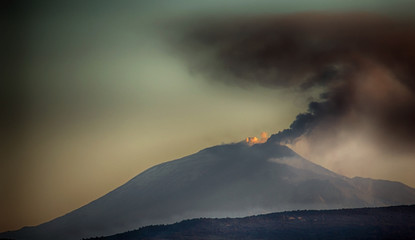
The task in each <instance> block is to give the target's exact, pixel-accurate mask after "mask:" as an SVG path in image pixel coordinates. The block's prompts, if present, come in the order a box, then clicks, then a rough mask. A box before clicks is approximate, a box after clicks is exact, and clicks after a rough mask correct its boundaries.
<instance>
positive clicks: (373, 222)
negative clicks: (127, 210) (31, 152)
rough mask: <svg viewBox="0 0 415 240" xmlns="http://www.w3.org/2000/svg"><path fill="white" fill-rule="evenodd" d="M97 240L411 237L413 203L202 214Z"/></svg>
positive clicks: (408, 239) (414, 231) (414, 233)
mask: <svg viewBox="0 0 415 240" xmlns="http://www.w3.org/2000/svg"><path fill="white" fill-rule="evenodd" d="M92 239H101V240H139V239H146V240H162V239H182V240H185V239H189V240H190V239H191V240H199V239H205V240H208V239H212V240H213V239H215V240H219V239H238V240H242V239H245V240H251V239H252V240H254V239H264V240H265V239H279V240H294V239H295V240H298V239H307V240H313V239H319V240H333V239H336V240H342V239H344V240H346V239H347V240H351V239H356V240H357V239H365V240H370V239H376V240H379V239H397V240H398V239H399V240H413V239H415V205H411V206H397V207H382V208H357V209H341V210H303V211H291V212H281V213H272V214H266V215H259V216H253V217H245V218H221V219H218V218H215V219H212V218H204V219H193V220H185V221H182V222H180V223H175V224H171V225H159V226H149V227H144V228H141V229H139V230H136V231H130V232H126V233H121V234H117V235H113V236H109V237H100V238H91V239H90V240H92Z"/></svg>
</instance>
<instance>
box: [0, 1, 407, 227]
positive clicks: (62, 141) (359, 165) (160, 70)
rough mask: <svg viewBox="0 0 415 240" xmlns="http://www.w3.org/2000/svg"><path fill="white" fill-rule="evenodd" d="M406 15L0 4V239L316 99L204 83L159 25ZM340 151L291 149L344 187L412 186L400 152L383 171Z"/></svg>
mask: <svg viewBox="0 0 415 240" xmlns="http://www.w3.org/2000/svg"><path fill="white" fill-rule="evenodd" d="M411 2H412V1H403V0H401V1H389V0H384V1H382V0H367V1H362V0H356V1H354V0H353V1H340V0H337V1H336V0H324V1H323V0H321V1H309V0H301V1H292V0H291V1H266V0H261V1H258V0H256V1H247V0H238V1H237V0H231V1H226V2H224V1H190V0H187V1H185V0H182V1H122V2H119V1H117V2H115V1H114V2H107V1H105V2H104V1H88V2H84V1H79V2H78V1H69V2H67V3H63V2H57V1H36V3H34V2H33V3H20V4H19V3H17V2H14V1H10V3H3V5H5V6H6V7H4V8H2V17H1V21H2V32H3V33H4V34H2V35H3V36H6V37H5V38H3V39H2V42H1V43H2V47H3V51H4V53H5V54H2V55H3V58H4V60H6V61H5V63H6V64H5V67H6V68H5V71H4V77H2V78H3V79H5V81H3V82H2V83H1V84H2V86H1V90H0V91H1V107H2V111H1V113H2V118H1V121H2V122H1V126H0V129H1V131H2V134H1V136H2V137H1V139H0V140H1V143H2V148H1V152H0V153H1V155H0V157H1V162H0V184H1V185H0V196H1V198H0V199H1V200H0V216H2V217H1V219H0V231H4V230H13V229H17V228H20V227H22V226H25V225H36V224H39V223H42V222H44V221H47V220H51V219H53V218H55V217H58V216H60V215H62V214H65V213H67V212H69V211H71V210H73V209H76V208H78V207H80V206H82V205H84V204H86V203H88V202H90V201H92V200H94V199H96V198H98V197H100V196H102V195H104V194H105V193H107V192H108V191H110V190H112V189H114V188H116V187H117V186H119V185H121V184H123V183H124V182H126V181H128V180H129V179H130V178H132V177H134V176H135V175H136V174H138V173H140V172H141V171H143V170H145V169H146V168H148V167H150V166H153V165H155V164H158V163H161V162H165V161H169V160H173V159H175V158H179V157H182V156H186V155H188V154H191V153H194V152H196V151H198V150H200V149H203V148H205V147H209V146H212V145H217V144H221V143H229V142H238V141H241V140H243V139H245V138H246V137H248V136H258V137H259V134H260V132H262V131H266V132H269V133H276V132H278V131H282V130H283V129H286V128H288V127H289V126H290V124H291V122H292V121H293V120H294V119H295V118H296V115H297V114H299V113H301V112H305V111H307V108H308V104H309V102H310V101H311V100H313V99H316V98H318V94H319V93H321V89H318V88H312V89H309V90H306V91H298V90H296V89H295V88H290V87H284V88H280V87H275V86H272V87H270V86H268V85H267V84H262V85H261V84H258V85H256V84H254V85H249V86H245V85H244V84H242V86H241V85H240V84H234V83H232V82H229V81H216V80H217V79H213V78H215V76H213V75H211V74H204V73H203V72H202V73H201V72H199V71H198V70H193V69H191V68H190V67H189V58H188V57H184V56H183V55H182V54H178V52H179V51H180V50H179V51H177V49H176V45H174V44H170V42H169V38H168V37H167V36H166V34H165V32H169V34H171V32H173V33H174V32H175V29H166V27H168V26H171V25H170V23H174V22H176V21H177V22H183V21H189V19H198V18H199V17H200V16H203V17H205V18H206V19H216V18H224V17H229V16H233V15H237V16H243V17H244V18H246V19H250V18H251V17H257V16H262V15H267V16H270V15H278V14H286V13H295V12H306V11H325V12H339V11H340V12H342V11H346V12H349V11H365V12H376V13H381V14H385V15H388V16H392V17H395V16H399V17H407V16H410V14H411V10H412V9H413V8H412V9H411V7H409V4H410V3H411ZM173 25H174V24H173ZM178 34H180V33H178ZM190 65H191V64H190ZM291 67H293V68H295V66H291ZM345 135H347V134H343V135H342V136H341V137H344V139H346V138H347V139H350V137H349V136H345ZM353 137H356V135H353ZM354 139H355V141H349V140H348V141H347V144H344V145H343V147H342V148H339V147H336V148H335V149H336V151H335V152H333V151H326V148H323V147H322V148H313V149H312V150H310V145H309V142H307V141H299V142H297V144H295V146H293V148H294V149H296V150H298V151H299V152H300V153H301V154H303V155H305V156H306V157H309V158H310V159H311V160H313V161H315V162H317V163H319V164H322V165H323V166H326V167H328V168H330V169H331V170H334V171H337V172H340V173H342V174H345V175H346V176H350V177H352V176H356V175H359V176H362V177H373V178H384V179H391V180H398V181H403V182H404V183H406V184H409V185H411V186H412V187H414V186H415V179H414V178H413V177H412V176H411V174H412V173H411V169H413V168H414V161H412V159H413V158H414V155H413V154H412V152H411V153H409V154H406V155H402V156H401V155H399V158H397V159H396V160H395V161H387V160H384V158H394V157H396V156H397V155H396V154H392V153H391V154H390V156H389V155H387V156H386V157H385V153H384V152H379V151H377V148H376V146H372V145H375V143H373V144H372V145H370V144H368V142H369V143H370V142H371V140H370V139H367V136H366V135H364V134H362V135H359V137H358V138H354ZM337 140H339V139H337ZM339 141H340V140H339ZM369 145H370V146H369ZM362 146H365V147H364V148H363V147H362ZM350 152H358V153H359V154H357V155H353V154H350ZM380 156H382V158H380ZM378 158H379V159H380V160H377V159H378ZM353 159H354V160H353ZM356 159H357V160H356Z"/></svg>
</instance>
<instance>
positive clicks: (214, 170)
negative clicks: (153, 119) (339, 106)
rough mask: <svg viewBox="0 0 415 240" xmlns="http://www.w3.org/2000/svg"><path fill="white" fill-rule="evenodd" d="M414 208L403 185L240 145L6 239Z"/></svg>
mask: <svg viewBox="0 0 415 240" xmlns="http://www.w3.org/2000/svg"><path fill="white" fill-rule="evenodd" d="M410 204H415V189H413V188H411V187H408V186H406V185H404V184H402V183H399V182H392V181H385V180H373V179H366V178H347V177H345V176H342V175H339V174H336V173H334V172H331V171H329V170H328V169H325V168H323V167H321V166H319V165H316V164H314V163H312V162H310V161H308V160H306V159H304V158H302V157H301V156H299V155H297V154H296V153H295V152H294V151H292V150H291V149H289V148H288V147H285V146H282V145H276V144H268V143H264V144H256V145H253V146H250V145H247V144H245V143H236V144H227V145H220V146H215V147H211V148H207V149H204V150H202V151H200V152H198V153H195V154H193V155H190V156H187V157H184V158H181V159H178V160H174V161H170V162H166V163H162V164H159V165H157V166H154V167H152V168H150V169H148V170H146V171H144V172H142V173H141V174H139V175H137V176H136V177H134V178H133V179H131V180H130V181H129V182H127V183H126V184H124V185H122V186H120V187H119V188H117V189H115V190H114V191H112V192H110V193H108V194H106V195H105V196H103V197H101V198H99V199H97V200H95V201H93V202H91V203H89V204H87V205H85V206H83V207H81V208H79V209H76V210H74V211H72V212H70V213H68V214H66V215H64V216H62V217H59V218H56V219H54V220H52V221H50V222H47V223H44V224H41V225H39V226H36V227H25V228H22V229H20V230H18V231H13V232H6V233H1V234H0V238H14V239H17V240H21V239H22V240H56V239H59V240H72V239H81V238H86V237H91V236H106V235H111V234H116V233H120V232H125V231H128V230H131V229H137V228H139V227H142V226H148V225H155V224H170V223H174V222H178V221H181V220H184V219H192V218H200V217H214V218H223V217H244V216H252V215H257V214H265V213H271V212H279V211H289V210H299V209H339V208H358V207H381V206H393V205H410Z"/></svg>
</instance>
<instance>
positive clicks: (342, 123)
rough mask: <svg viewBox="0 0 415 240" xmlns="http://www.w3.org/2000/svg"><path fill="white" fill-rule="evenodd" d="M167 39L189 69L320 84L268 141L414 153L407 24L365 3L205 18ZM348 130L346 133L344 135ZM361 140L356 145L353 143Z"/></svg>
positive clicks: (410, 27) (280, 84) (412, 36)
mask: <svg viewBox="0 0 415 240" xmlns="http://www.w3.org/2000/svg"><path fill="white" fill-rule="evenodd" d="M177 29H179V31H178V32H179V33H176V34H175V36H174V37H171V38H170V39H169V40H171V41H172V42H173V43H174V45H175V46H176V49H178V51H180V53H181V54H182V55H183V56H184V58H185V59H187V60H188V61H187V62H188V64H189V67H190V69H191V71H192V72H195V73H201V74H205V75H207V76H208V77H209V79H214V80H216V81H222V82H225V83H228V84H235V85H238V86H241V87H244V88H249V87H251V86H254V85H261V86H263V87H272V88H283V89H290V90H292V89H295V90H296V91H300V92H307V91H313V90H316V89H320V90H321V89H323V90H322V91H321V92H320V93H321V94H320V97H319V98H318V99H314V100H311V101H310V102H309V108H308V111H307V112H304V113H300V114H299V115H298V116H297V117H296V119H295V120H294V122H293V123H292V124H291V126H290V127H289V128H288V129H285V130H283V131H280V132H278V133H276V134H273V135H272V136H271V137H270V138H269V139H268V141H267V142H268V143H281V144H295V143H296V142H297V141H303V140H306V141H308V144H309V145H310V144H311V148H313V147H316V148H317V147H318V145H320V146H321V145H322V144H325V145H326V147H330V145H331V147H333V148H334V147H336V146H335V145H336V144H342V141H343V140H345V139H346V138H347V139H348V140H350V141H352V140H353V138H355V137H359V139H363V138H362V135H364V139H367V140H368V141H370V142H371V146H375V147H376V148H377V149H378V150H381V151H383V152H386V151H387V152H397V153H407V154H410V155H411V156H412V159H415V158H413V156H414V146H415V24H414V23H413V22H411V21H410V20H402V19H394V18H391V17H385V16H381V15H378V14H371V13H328V12H324V13H298V14H289V15H278V16H257V17H253V16H239V17H232V18H231V17H229V18H215V19H210V18H205V19H199V20H197V21H191V23H189V22H186V21H184V22H183V23H181V24H179V27H176V30H177ZM345 136H347V137H345ZM362 147H363V146H362Z"/></svg>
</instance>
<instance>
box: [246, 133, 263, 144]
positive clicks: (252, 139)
mask: <svg viewBox="0 0 415 240" xmlns="http://www.w3.org/2000/svg"><path fill="white" fill-rule="evenodd" d="M267 140H268V133H266V132H261V138H257V137H247V138H246V139H245V142H247V143H248V144H249V145H254V144H257V143H264V142H266V141H267Z"/></svg>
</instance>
